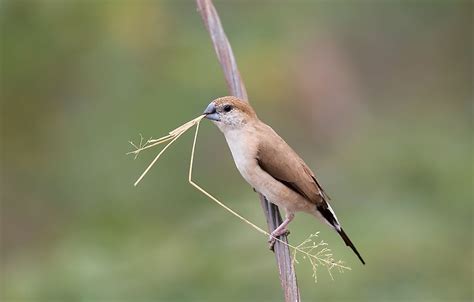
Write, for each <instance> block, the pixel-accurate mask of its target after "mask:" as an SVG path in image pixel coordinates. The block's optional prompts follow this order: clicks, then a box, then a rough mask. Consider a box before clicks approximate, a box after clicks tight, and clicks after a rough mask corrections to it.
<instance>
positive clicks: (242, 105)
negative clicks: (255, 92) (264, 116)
mask: <svg viewBox="0 0 474 302" xmlns="http://www.w3.org/2000/svg"><path fill="white" fill-rule="evenodd" d="M204 114H205V115H206V118H207V119H209V120H212V121H214V123H215V124H216V125H217V127H219V129H220V130H221V131H222V132H226V131H228V130H235V129H240V128H243V127H245V126H246V125H247V124H249V123H251V122H253V121H256V120H257V115H256V114H255V111H254V110H253V108H252V107H250V105H249V104H248V103H247V102H244V101H242V100H240V99H238V98H236V97H234V96H225V97H221V98H218V99H215V100H214V101H212V102H211V103H210V104H209V105H208V106H207V108H206V110H204Z"/></svg>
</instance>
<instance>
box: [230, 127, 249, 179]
mask: <svg viewBox="0 0 474 302" xmlns="http://www.w3.org/2000/svg"><path fill="white" fill-rule="evenodd" d="M226 140H227V144H228V145H229V149H230V151H231V153H232V157H233V158H234V162H235V165H236V167H237V169H238V170H239V172H240V174H241V175H242V177H243V178H244V179H245V180H246V181H247V182H248V183H250V184H251V185H253V183H252V182H253V180H254V177H255V175H254V174H255V170H256V167H257V160H256V155H257V144H256V142H255V141H254V140H253V138H252V137H251V136H249V135H244V134H240V133H231V134H228V135H226Z"/></svg>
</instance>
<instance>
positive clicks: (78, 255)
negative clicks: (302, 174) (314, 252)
mask: <svg viewBox="0 0 474 302" xmlns="http://www.w3.org/2000/svg"><path fill="white" fill-rule="evenodd" d="M215 4H216V7H217V9H218V11H219V13H220V15H221V18H222V21H223V25H224V28H225V30H226V32H227V34H228V36H229V39H230V41H231V44H232V46H233V49H234V52H235V54H236V57H237V61H238V63H239V67H240V71H241V74H242V76H243V78H244V80H245V82H246V85H247V90H248V92H249V95H250V100H251V103H252V104H253V105H254V107H255V108H256V110H257V112H258V113H259V116H260V118H261V119H262V120H264V121H266V122H267V123H269V124H270V125H272V126H273V128H274V129H275V130H276V131H277V132H279V133H280V134H281V135H282V137H284V138H285V139H286V140H287V141H288V142H289V143H290V145H292V146H293V147H294V149H295V150H297V152H298V153H300V154H301V156H302V157H303V158H304V159H305V160H306V161H307V163H308V164H309V165H310V166H311V167H312V168H313V169H314V170H315V171H316V173H317V174H318V176H319V180H320V181H321V182H322V184H323V185H324V187H325V188H326V191H327V192H328V193H329V195H331V197H332V199H333V207H334V208H335V210H336V212H337V213H338V217H339V218H340V219H341V221H342V223H343V225H344V227H345V229H346V230H347V232H348V234H349V235H350V236H351V238H352V240H353V241H354V242H355V244H356V245H357V246H358V248H359V250H360V252H361V254H362V255H363V256H364V258H365V259H366V261H367V265H366V266H365V267H363V266H361V265H360V264H359V262H358V260H357V258H356V257H355V256H354V255H353V254H352V252H351V251H350V250H349V249H348V248H346V247H345V246H344V244H343V242H342V240H340V238H339V237H338V236H337V234H335V233H333V232H332V231H331V230H330V229H329V228H327V227H326V226H324V225H322V224H320V223H319V222H318V221H315V220H314V219H313V218H312V217H310V216H309V215H304V214H300V215H297V219H296V220H295V222H294V223H292V224H291V227H290V229H291V231H292V233H291V236H290V241H291V242H293V243H299V242H301V241H302V240H303V239H304V238H306V237H307V236H308V235H309V234H310V233H314V232H316V231H318V230H320V231H321V238H322V239H324V240H325V241H327V242H328V243H329V244H330V247H331V248H332V250H333V252H334V254H335V257H336V258H338V259H343V260H345V261H346V263H347V264H348V265H350V266H351V267H352V269H353V270H352V271H350V272H347V273H344V274H342V275H341V274H337V273H336V274H335V281H331V279H330V277H329V276H328V274H327V273H326V272H325V271H324V270H321V271H319V273H318V274H319V282H318V283H317V284H314V282H313V279H312V277H311V273H312V271H311V269H310V267H309V266H308V265H307V264H300V265H298V266H297V272H298V281H299V284H300V287H301V294H302V298H303V300H304V301H469V300H472V298H473V297H472V282H473V266H474V265H473V242H472V235H473V234H472V230H473V229H472V227H473V225H472V201H473V191H472V186H473V175H472V171H473V160H472V90H471V88H472V87H471V85H472V64H473V62H472V55H473V49H472V38H473V33H472V25H473V24H472V22H473V20H472V12H473V7H472V2H470V1H448V0H446V1H389V0H386V1H291V2H290V1H216V3H215ZM0 10H1V26H0V28H1V86H2V87H1V91H2V96H1V133H2V135H1V180H2V185H1V189H0V190H1V218H0V219H1V277H0V278H1V280H0V283H1V288H0V300H2V301H12V302H14V301H282V300H283V298H282V292H281V289H280V285H279V281H278V273H277V270H276V266H275V260H274V257H273V255H272V254H271V253H270V252H269V251H268V250H267V243H266V238H265V237H264V236H262V235H261V234H259V233H257V232H255V231H254V230H252V229H250V228H249V227H248V226H246V225H244V224H242V223H241V222H239V221H238V220H237V219H235V218H234V217H232V216H230V214H228V213H227V212H225V211H224V210H223V209H221V208H219V207H217V206H216V205H215V204H214V203H212V202H211V201H210V200H208V199H207V198H206V197H204V196H203V195H201V194H200V193H199V192H197V191H195V190H194V189H193V188H192V187H191V186H190V185H188V184H187V179H186V177H187V169H188V160H189V155H190V147H191V145H190V144H191V138H192V135H191V133H188V134H187V135H185V136H184V137H183V138H182V139H181V140H180V141H178V142H177V143H176V145H174V146H173V147H172V148H171V149H170V152H168V153H167V154H166V155H165V156H164V157H163V159H162V160H161V161H160V162H159V164H158V165H157V166H155V168H154V169H153V170H152V171H151V172H150V173H149V174H148V176H147V177H146V178H145V179H144V181H143V182H142V183H141V184H140V185H139V186H138V187H136V188H135V187H133V185H132V184H133V182H134V181H135V179H136V178H137V176H138V175H139V174H140V173H141V172H142V171H143V169H144V168H145V167H146V165H147V164H148V163H149V161H150V160H151V159H152V158H153V157H154V155H155V154H156V152H157V151H156V150H155V151H149V152H144V153H143V156H141V157H140V158H139V159H137V160H135V161H133V158H132V157H129V156H126V155H125V153H126V152H127V151H129V150H130V146H129V145H128V141H129V140H134V141H137V140H138V138H139V136H138V134H139V133H142V134H143V135H144V136H145V137H150V136H154V137H158V136H161V135H164V134H165V133H166V132H167V131H169V130H170V129H173V128H175V127H176V126H178V125H180V124H181V123H183V122H185V121H187V120H190V119H191V118H194V117H195V116H197V115H198V114H200V113H201V112H202V111H203V110H204V108H205V107H206V105H207V104H208V103H209V102H210V101H211V100H212V99H213V98H216V97H218V96H222V95H226V94H227V92H226V86H225V83H224V80H223V76H222V72H221V70H220V67H219V65H218V63H217V60H216V57H215V54H214V50H213V48H212V46H211V43H210V39H209V36H208V34H207V32H206V31H205V30H204V28H203V25H202V22H201V19H200V16H199V15H198V13H197V12H196V8H195V4H194V1H184V0H182V1H144V0H138V1H132V0H130V1H99V0H97V1H92V0H90V1H66V0H44V1H22V0H10V1H5V0H4V1H2V2H1V4H0ZM195 169H196V172H195V175H196V176H195V177H196V180H197V181H198V183H200V184H201V185H202V186H203V187H204V188H207V189H208V190H209V191H210V192H211V193H213V194H215V195H216V196H217V197H218V198H220V199H221V200H224V201H226V203H227V204H228V205H229V206H231V207H233V208H234V209H236V210H237V211H238V212H240V213H242V214H243V215H244V216H245V217H247V218H249V219H250V220H252V221H254V222H256V223H257V224H258V225H261V226H265V221H264V217H263V214H262V211H261V208H260V204H259V202H258V201H257V197H256V195H255V194H254V193H253V191H252V190H251V188H250V187H249V186H248V185H247V184H246V183H245V182H244V181H243V179H242V178H241V177H240V175H239V174H238V172H237V170H236V169H235V167H234V164H233V162H232V159H231V156H230V152H229V151H228V149H227V146H226V144H225V141H224V138H223V136H222V135H221V134H220V132H218V130H217V129H216V128H215V127H214V126H213V125H211V124H210V123H209V122H207V121H205V122H203V123H202V132H201V134H200V137H199V141H198V147H197V154H196V168H195Z"/></svg>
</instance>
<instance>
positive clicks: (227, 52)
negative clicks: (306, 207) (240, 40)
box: [196, 0, 300, 302]
mask: <svg viewBox="0 0 474 302" xmlns="http://www.w3.org/2000/svg"><path fill="white" fill-rule="evenodd" d="M196 3H197V7H198V11H199V13H200V14H201V17H202V20H203V22H204V25H205V26H206V28H207V31H208V32H209V35H210V36H211V40H212V45H213V46H214V49H215V51H216V54H217V58H218V60H219V63H220V65H221V67H222V70H223V71H224V77H225V79H226V83H227V88H228V90H229V92H230V94H232V95H234V96H236V97H238V98H240V99H242V100H244V101H248V96H247V91H246V90H245V85H244V83H243V81H242V78H241V76H240V73H239V69H238V68H237V63H236V61H235V57H234V53H233V52H232V48H231V46H230V43H229V40H228V39H227V36H226V34H225V32H224V29H223V28H222V24H221V21H220V19H219V15H218V14H217V11H216V9H215V7H214V5H213V4H212V1H211V0H196ZM259 197H260V202H261V205H262V209H263V212H264V214H265V217H266V220H267V224H268V229H269V233H271V232H272V231H273V230H275V229H276V228H277V227H278V226H279V225H280V224H281V223H282V219H281V215H280V211H279V210H278V207H277V206H276V205H274V204H272V203H270V202H268V201H267V200H266V198H265V197H264V196H263V195H261V194H259ZM280 239H281V240H283V241H284V242H288V238H287V236H286V235H285V236H281V237H280ZM274 251H275V258H276V261H277V265H278V271H279V273H280V283H281V287H282V288H283V291H284V293H285V301H287V302H289V301H291V302H295V301H300V293H299V289H298V283H297V280H296V273H295V269H294V266H293V262H292V260H291V253H290V250H289V248H288V246H286V245H284V244H283V243H281V242H278V241H277V242H276V243H275V247H274Z"/></svg>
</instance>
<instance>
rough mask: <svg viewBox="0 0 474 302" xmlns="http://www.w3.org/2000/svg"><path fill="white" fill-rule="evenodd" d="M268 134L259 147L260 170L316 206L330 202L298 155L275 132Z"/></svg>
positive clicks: (267, 132)
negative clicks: (322, 202) (323, 202)
mask: <svg viewBox="0 0 474 302" xmlns="http://www.w3.org/2000/svg"><path fill="white" fill-rule="evenodd" d="M270 130H271V129H270ZM266 134H268V135H266V136H264V137H262V138H261V139H260V143H259V146H258V152H257V162H258V165H259V166H260V168H262V170H264V171H265V172H267V173H268V174H270V175H271V176H272V177H273V178H275V179H276V180H278V181H280V182H281V183H283V184H285V185H286V186H287V187H289V188H290V189H292V190H293V191H295V192H297V193H299V194H301V195H302V196H304V197H305V198H306V199H307V200H308V201H310V202H312V203H314V204H317V205H320V204H321V201H327V200H329V196H328V195H327V194H326V193H325V192H324V190H323V189H322V188H321V185H320V184H319V182H318V180H317V179H316V176H315V175H314V173H313V172H312V171H311V169H310V168H309V167H308V166H307V165H306V164H305V163H304V161H303V160H302V159H301V158H300V157H299V156H298V154H296V152H295V151H293V149H292V148H291V147H290V146H288V144H287V143H286V142H285V141H284V140H283V139H282V138H281V137H280V136H278V134H276V133H275V132H274V131H273V130H271V133H269V131H266Z"/></svg>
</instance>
